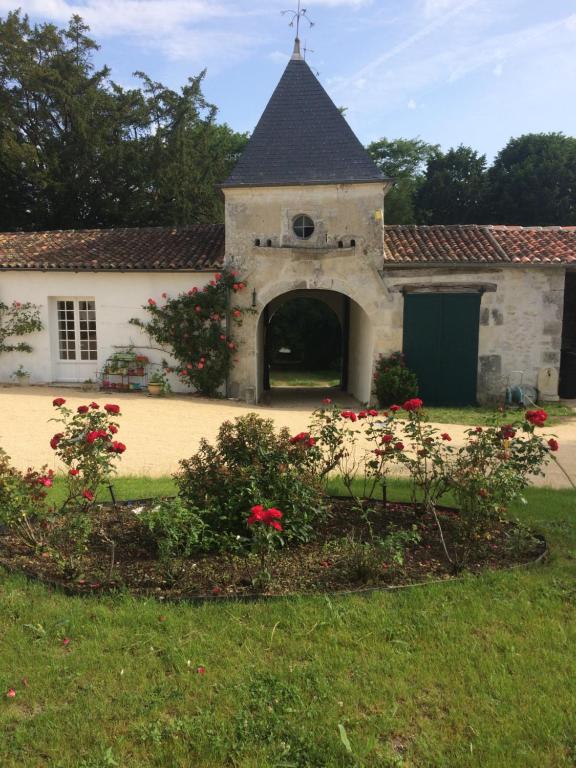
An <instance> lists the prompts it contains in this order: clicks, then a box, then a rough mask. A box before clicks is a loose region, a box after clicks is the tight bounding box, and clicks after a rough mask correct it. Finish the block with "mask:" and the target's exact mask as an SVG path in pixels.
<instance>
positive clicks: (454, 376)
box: [404, 293, 481, 406]
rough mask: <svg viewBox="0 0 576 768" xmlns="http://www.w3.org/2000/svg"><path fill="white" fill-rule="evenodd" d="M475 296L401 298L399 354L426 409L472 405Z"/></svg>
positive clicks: (476, 322) (411, 295) (477, 319)
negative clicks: (415, 381) (401, 349)
mask: <svg viewBox="0 0 576 768" xmlns="http://www.w3.org/2000/svg"><path fill="white" fill-rule="evenodd" d="M480 298H481V296H480V294H479V293H418V294H416V293H409V294H407V295H406V296H405V297H404V356H405V358H406V364H407V365H408V367H409V368H411V369H412V370H413V371H414V372H415V373H416V376H417V377H418V384H419V396H420V397H421V398H422V400H424V403H425V404H428V405H453V406H457V405H475V404H476V385H477V374H478V329H479V322H480Z"/></svg>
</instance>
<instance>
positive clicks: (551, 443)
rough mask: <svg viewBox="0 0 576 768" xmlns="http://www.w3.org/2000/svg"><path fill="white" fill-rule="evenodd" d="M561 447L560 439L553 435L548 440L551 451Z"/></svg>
mask: <svg viewBox="0 0 576 768" xmlns="http://www.w3.org/2000/svg"><path fill="white" fill-rule="evenodd" d="M559 447H560V446H559V445H558V440H554V438H553V437H551V438H550V440H548V448H550V450H551V451H557V450H558V448H559Z"/></svg>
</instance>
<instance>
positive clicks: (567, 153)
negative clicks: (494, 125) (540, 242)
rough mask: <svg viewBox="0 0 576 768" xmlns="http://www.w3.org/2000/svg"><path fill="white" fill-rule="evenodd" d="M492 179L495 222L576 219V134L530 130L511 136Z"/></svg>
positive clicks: (570, 222) (539, 222) (564, 222)
mask: <svg viewBox="0 0 576 768" xmlns="http://www.w3.org/2000/svg"><path fill="white" fill-rule="evenodd" d="M489 179H490V199H489V213H490V220H491V221H493V222H495V223H506V224H521V225H524V226H530V225H540V226H547V225H551V224H556V225H574V224H576V138H574V137H571V136H565V135H564V134H562V133H528V134H524V135H523V136H519V137H517V138H513V139H510V141H509V142H508V144H506V146H505V147H504V149H502V150H501V151H500V152H499V153H498V155H497V156H496V159H495V161H494V164H493V166H492V168H490V171H489Z"/></svg>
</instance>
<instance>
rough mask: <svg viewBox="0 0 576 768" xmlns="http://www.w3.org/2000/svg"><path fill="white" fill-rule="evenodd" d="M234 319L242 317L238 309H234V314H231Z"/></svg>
mask: <svg viewBox="0 0 576 768" xmlns="http://www.w3.org/2000/svg"><path fill="white" fill-rule="evenodd" d="M232 314H233V315H234V317H242V312H240V310H239V309H235V310H234V312H232Z"/></svg>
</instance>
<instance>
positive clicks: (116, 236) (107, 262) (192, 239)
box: [0, 224, 576, 272]
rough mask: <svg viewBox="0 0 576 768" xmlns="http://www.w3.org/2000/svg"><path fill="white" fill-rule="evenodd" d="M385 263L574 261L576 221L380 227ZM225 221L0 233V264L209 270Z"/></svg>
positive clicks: (217, 262)
mask: <svg viewBox="0 0 576 768" xmlns="http://www.w3.org/2000/svg"><path fill="white" fill-rule="evenodd" d="M384 232H385V235H384V242H385V246H384V266H385V267H391V266H394V265H415V266H421V267H422V266H427V265H429V266H434V265H436V264H454V265H462V266H466V265H470V264H471V265H475V264H486V265H490V264H494V265H503V264H527V265H545V264H558V265H562V264H564V265H572V266H573V267H576V227H505V226H480V225H473V224H470V225H460V224H454V225H450V226H448V225H437V226H429V227H426V226H407V225H401V224H392V225H389V226H386V227H385V230H384ZM223 258H224V225H223V224H198V225H195V226H191V227H183V228H178V229H171V228H169V227H152V228H143V229H136V228H134V229H91V230H66V231H51V232H9V233H6V232H4V233H3V232H0V271H2V270H34V271H41V270H65V271H69V272H82V271H100V270H102V271H104V270H112V271H117V272H130V271H144V272H156V271H158V272H170V271H178V270H183V271H192V272H203V271H210V270H212V269H215V268H217V267H220V266H222V262H223Z"/></svg>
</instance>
